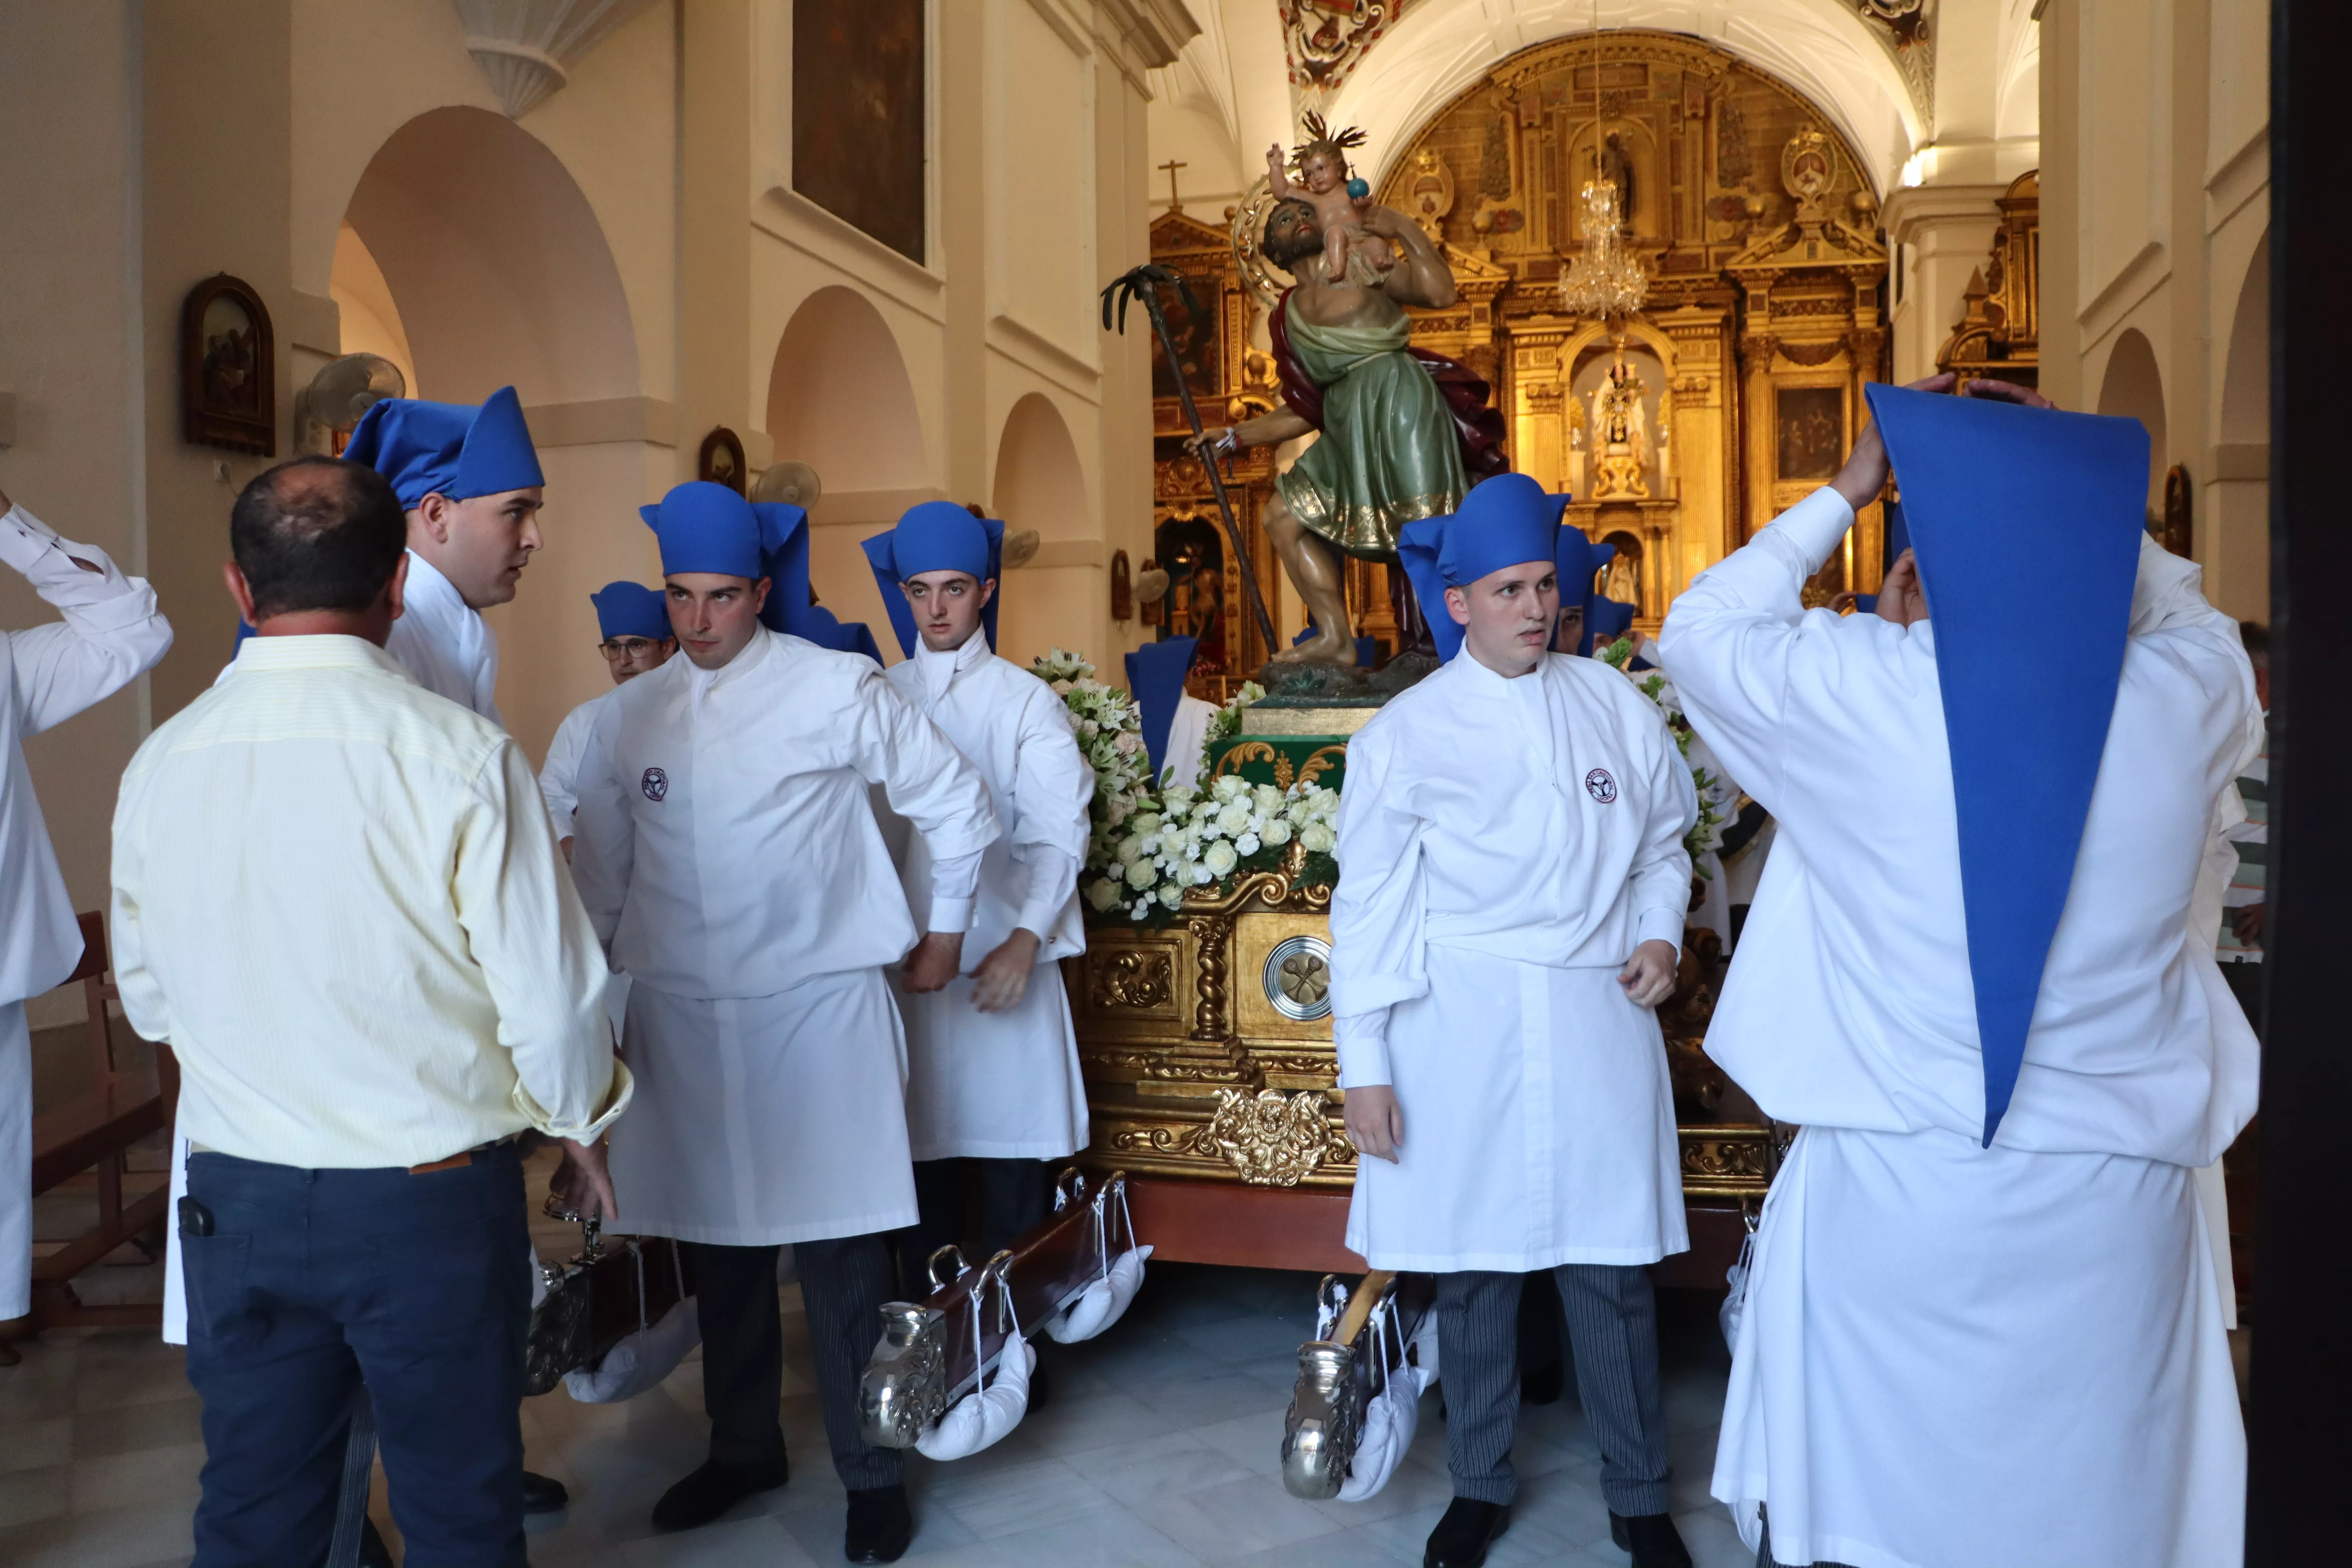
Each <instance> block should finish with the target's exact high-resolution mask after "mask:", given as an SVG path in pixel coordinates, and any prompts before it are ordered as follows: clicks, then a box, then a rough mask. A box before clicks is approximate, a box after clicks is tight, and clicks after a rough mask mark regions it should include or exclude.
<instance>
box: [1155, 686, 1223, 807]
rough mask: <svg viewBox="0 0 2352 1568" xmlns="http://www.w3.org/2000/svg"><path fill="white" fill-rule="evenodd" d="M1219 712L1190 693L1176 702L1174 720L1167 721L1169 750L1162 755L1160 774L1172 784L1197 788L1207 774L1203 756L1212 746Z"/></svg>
mask: <svg viewBox="0 0 2352 1568" xmlns="http://www.w3.org/2000/svg"><path fill="white" fill-rule="evenodd" d="M1216 718H1217V710H1216V709H1215V708H1214V707H1213V706H1212V705H1210V704H1209V703H1206V702H1203V701H1202V700H1200V699H1199V698H1197V697H1194V696H1192V695H1191V694H1190V693H1187V694H1186V695H1184V696H1182V697H1179V698H1178V699H1177V700H1176V714H1175V717H1174V718H1172V719H1171V720H1169V721H1168V746H1167V749H1166V750H1165V751H1163V752H1160V759H1161V761H1160V772H1161V773H1163V774H1165V775H1166V776H1167V780H1168V782H1169V783H1170V784H1199V783H1200V782H1201V775H1202V773H1204V772H1206V771H1207V768H1208V766H1209V763H1208V759H1207V758H1206V757H1205V756H1204V755H1203V754H1202V753H1203V752H1204V750H1205V749H1206V747H1207V746H1208V743H1209V726H1210V725H1211V724H1213V723H1214V722H1215V721H1216Z"/></svg>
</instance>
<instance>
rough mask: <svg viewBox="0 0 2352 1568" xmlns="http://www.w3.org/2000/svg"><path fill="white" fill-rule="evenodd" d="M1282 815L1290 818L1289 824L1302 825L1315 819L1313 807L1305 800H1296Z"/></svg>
mask: <svg viewBox="0 0 2352 1568" xmlns="http://www.w3.org/2000/svg"><path fill="white" fill-rule="evenodd" d="M1283 815H1284V816H1287V817H1288V818H1290V826H1293V827H1304V826H1307V824H1308V823H1309V822H1312V821H1313V820H1314V819H1315V807H1314V806H1313V805H1310V804H1309V803H1307V802H1306V801H1303V800H1302V801H1297V802H1295V803H1294V804H1293V805H1291V807H1290V809H1289V810H1288V811H1286V812H1285V813H1283Z"/></svg>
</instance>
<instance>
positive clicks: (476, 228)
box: [344, 108, 638, 407]
mask: <svg viewBox="0 0 2352 1568" xmlns="http://www.w3.org/2000/svg"><path fill="white" fill-rule="evenodd" d="M344 222H345V223H346V224H347V225H348V226H350V227H351V229H352V232H353V233H354V234H355V235H356V236H357V237H358V238H359V240H360V242H361V244H362V246H363V247H365V250H366V252H367V254H368V256H369V257H371V258H373V261H374V263H375V265H376V266H377V268H380V269H381V272H382V276H383V281H384V284H385V286H386V287H387V288H388V289H389V290H390V292H391V296H392V299H393V300H394V302H395V304H396V306H397V310H398V314H399V318H400V321H401V324H402V326H403V327H404V331H405V335H406V338H407V343H408V347H409V348H410V349H411V351H412V352H413V353H414V355H415V369H416V379H417V385H416V386H415V387H414V388H412V389H411V390H412V391H414V392H415V393H416V394H417V395H420V396H428V397H434V398H439V399H442V400H445V401H447V402H453V403H470V402H476V401H478V400H479V399H481V398H483V397H486V396H488V395H489V394H491V393H493V392H495V391H497V390H498V389H499V387H501V386H504V385H508V384H512V385H513V387H514V388H515V390H516V391H517V392H518V393H519V394H520V395H521V397H522V401H523V404H524V405H525V406H526V407H529V406H530V405H535V404H551V403H578V402H586V401H592V400H596V399H601V398H610V397H627V396H632V395H635V393H636V392H637V390H638V377H637V347H636V335H635V331H633V330H632V328H631V325H630V320H629V306H628V300H627V298H626V296H625V294H624V293H623V291H622V287H621V274H620V269H619V268H617V267H616V266H615V265H614V261H613V252H612V248H611V247H610V246H608V245H607V244H606V243H605V240H604V228H603V226H601V225H599V224H598V222H597V221H596V215H595V213H594V211H593V209H592V208H591V207H590V206H589V205H588V198H587V196H586V195H583V193H582V191H581V189H580V187H579V185H578V184H576V183H575V182H574V181H573V180H572V175H571V174H570V172H569V171H567V170H566V169H565V168H564V167H563V164H562V161H561V160H560V159H558V158H557V157H556V155H555V154H554V153H551V152H550V151H549V150H548V148H547V146H546V144H545V143H543V142H541V141H540V140H539V139H538V138H537V137H535V136H533V135H531V134H530V132H527V131H524V130H522V129H521V128H520V126H518V125H516V124H515V123H514V122H513V121H510V120H509V119H507V118H506V116H504V115H502V114H493V113H491V112H490V111H488V110H481V109H468V108H447V109H436V110H431V111H429V112H427V113H425V114H420V115H418V116H417V117H416V118H415V119H414V120H411V121H408V122H407V123H406V124H404V125H403V126H401V128H400V129H399V130H397V131H395V132H393V133H392V135H391V136H390V137H388V138H387V139H386V140H385V142H384V143H383V146H382V147H380V148H378V149H377V150H376V153H375V156H374V157H373V159H371V160H370V161H369V163H368V166H367V169H366V172H365V173H363V174H362V175H361V176H360V181H359V184H358V185H357V186H355V187H354V188H353V190H352V198H351V203H350V205H349V207H348V208H347V209H346V212H345V215H344Z"/></svg>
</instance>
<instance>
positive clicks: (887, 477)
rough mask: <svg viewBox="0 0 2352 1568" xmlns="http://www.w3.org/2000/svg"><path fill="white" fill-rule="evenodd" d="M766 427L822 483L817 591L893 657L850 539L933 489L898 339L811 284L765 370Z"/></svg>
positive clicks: (782, 452) (816, 533) (870, 577)
mask: <svg viewBox="0 0 2352 1568" xmlns="http://www.w3.org/2000/svg"><path fill="white" fill-rule="evenodd" d="M768 436H769V438H770V439H771V440H772V442H773V443H774V447H775V455H776V457H777V458H780V459H782V458H792V459H794V460H796V461H799V462H803V463H806V464H808V465H809V466H810V467H811V468H814V469H815V470H816V473H817V478H818V479H819V480H820V481H822V483H823V484H824V499H823V500H820V501H819V502H818V503H817V507H816V511H815V516H814V521H816V522H818V523H819V524H821V525H822V526H819V527H817V528H815V529H814V530H812V531H811V532H810V535H809V575H810V580H811V582H812V583H813V584H814V585H815V588H816V594H817V597H818V598H819V599H820V600H821V601H822V602H823V603H824V606H825V607H826V608H827V609H829V610H831V611H833V612H834V613H835V615H837V616H840V617H841V618H842V619H843V620H845V621H864V622H866V625H868V626H872V627H873V628H874V636H875V640H876V641H877V642H878V643H879V644H880V645H881V647H882V651H883V654H884V657H885V658H888V659H890V660H891V661H893V662H896V661H897V659H898V657H899V649H898V643H897V640H896V639H895V638H894V637H892V636H891V634H890V627H889V617H888V616H887V614H886V613H885V611H884V609H883V605H882V599H881V594H882V589H881V588H880V587H879V586H878V585H877V584H876V583H875V581H874V574H873V571H872V569H871V568H870V567H868V565H867V564H866V555H865V552H863V551H862V550H860V549H859V548H858V546H859V543H860V542H861V541H863V540H864V539H865V538H866V535H868V534H870V533H877V532H879V531H881V530H883V529H885V528H887V527H889V526H890V525H891V524H892V523H894V522H896V521H898V514H899V513H900V512H901V511H903V510H906V508H907V507H908V505H910V504H911V503H913V502H915V501H917V500H927V499H930V496H931V494H932V493H933V492H930V491H929V490H928V489H926V488H925V487H927V486H929V484H930V482H931V480H930V468H929V464H928V463H927V462H926V461H925V458H924V456H923V422H922V416H921V414H920V413H919V411H918V410H917V408H916V406H915V385H914V382H913V381H912V380H911V379H910V378H909V377H908V374H907V362H906V360H905V359H904V358H902V357H901V356H900V354H899V353H898V339H897V338H896V337H895V336H893V335H892V334H891V331H890V326H889V323H888V322H887V321H884V320H883V319H882V313H881V312H880V311H879V310H876V309H875V308H874V302H873V301H872V300H868V299H867V298H866V296H865V295H863V294H861V293H859V292H858V291H857V290H856V289H849V288H844V287H842V286H840V285H837V284H836V285H833V286H829V287H827V288H824V289H818V290H817V291H816V292H814V294H811V295H810V296H809V297H808V298H807V299H805V300H802V301H801V303H800V307H799V308H798V309H797V310H794V311H793V316H792V320H790V321H787V322H785V323H784V331H783V335H782V337H781V338H779V339H778V340H777V342H776V357H775V361H774V363H772V365H771V366H770V367H769V370H768Z"/></svg>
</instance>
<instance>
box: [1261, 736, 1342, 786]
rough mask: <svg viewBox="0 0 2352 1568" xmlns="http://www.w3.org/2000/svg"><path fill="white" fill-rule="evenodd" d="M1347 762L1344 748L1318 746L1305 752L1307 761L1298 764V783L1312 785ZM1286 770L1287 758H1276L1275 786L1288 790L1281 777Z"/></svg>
mask: <svg viewBox="0 0 2352 1568" xmlns="http://www.w3.org/2000/svg"><path fill="white" fill-rule="evenodd" d="M1347 760H1348V748H1347V747H1345V746H1318V747H1316V748H1315V750H1313V751H1311V752H1307V760H1306V761H1305V762H1304V763H1300V764H1299V767H1298V782H1299V783H1300V784H1313V783H1314V782H1315V781H1316V780H1317V779H1318V778H1319V777H1320V776H1322V775H1323V774H1325V773H1329V772H1330V771H1331V770H1332V769H1333V768H1336V767H1339V766H1341V765H1342V764H1344V763H1346V762H1347ZM1288 769H1289V760H1288V759H1287V758H1281V757H1277V758H1276V760H1275V765H1274V776H1275V782H1276V784H1280V785H1281V787H1282V788H1284V789H1288V788H1289V787H1290V786H1289V785H1288V784H1282V775H1283V774H1284V773H1286V772H1287V771H1288Z"/></svg>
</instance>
